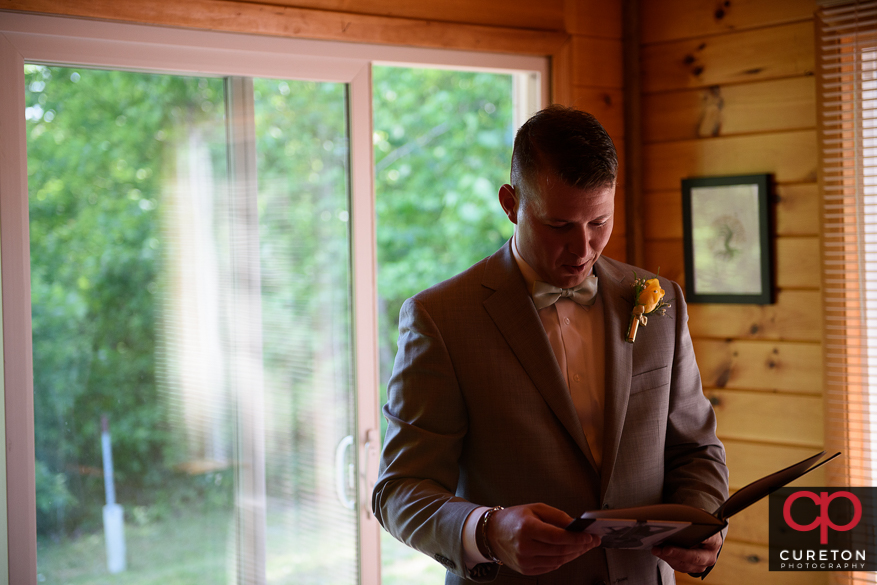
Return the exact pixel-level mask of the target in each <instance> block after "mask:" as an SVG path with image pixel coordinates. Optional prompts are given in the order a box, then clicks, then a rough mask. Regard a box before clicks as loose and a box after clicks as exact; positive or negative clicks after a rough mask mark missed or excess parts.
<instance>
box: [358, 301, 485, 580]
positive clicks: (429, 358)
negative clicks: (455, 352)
mask: <svg viewBox="0 0 877 585" xmlns="http://www.w3.org/2000/svg"><path fill="white" fill-rule="evenodd" d="M387 398H388V401H387V405H386V406H385V407H384V416H385V417H386V418H387V421H388V427H387V434H386V438H385V440H384V447H383V452H382V456H381V473H380V477H379V479H378V482H377V484H376V485H375V489H374V494H373V496H372V508H373V510H374V513H375V516H376V517H377V519H378V521H379V522H380V523H381V525H382V526H383V527H384V528H386V529H387V531H389V532H390V534H392V535H393V536H394V537H396V538H397V539H399V540H401V541H402V542H404V543H405V544H407V545H409V546H411V547H413V548H415V549H417V550H419V551H421V552H423V553H425V554H427V555H429V556H431V557H433V558H435V559H436V560H437V561H438V562H440V563H441V564H442V565H444V566H445V567H446V568H447V569H448V570H450V571H452V572H454V573H456V574H458V575H460V576H461V577H467V578H471V575H468V574H467V571H466V565H465V562H464V560H463V558H464V557H463V545H462V530H463V524H464V522H465V520H466V517H467V516H468V515H469V513H470V512H471V511H472V510H474V509H475V508H476V507H477V505H476V504H473V503H470V502H468V501H466V500H464V499H463V498H460V497H457V496H455V495H454V493H455V491H456V488H457V480H458V477H459V473H460V472H459V458H460V454H461V452H462V449H463V442H464V440H465V437H466V433H467V430H468V417H467V412H466V406H465V403H464V400H463V397H462V395H461V393H460V388H459V384H458V382H457V379H456V376H455V374H454V369H453V365H452V363H451V359H450V357H449V355H448V351H447V348H446V347H445V344H444V341H443V339H442V336H441V332H440V331H439V330H438V327H437V326H436V324H435V322H434V321H433V320H432V318H431V317H430V315H429V313H428V312H427V310H426V309H425V308H424V307H423V306H422V305H421V304H420V303H419V302H418V301H416V300H414V299H408V300H407V301H406V302H405V304H404V305H403V306H402V310H401V312H400V317H399V350H398V353H397V354H396V363H395V365H394V368H393V375H392V377H391V379H390V382H389V385H388V389H387ZM494 573H495V571H494Z"/></svg>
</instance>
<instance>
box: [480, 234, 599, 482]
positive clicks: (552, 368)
mask: <svg viewBox="0 0 877 585" xmlns="http://www.w3.org/2000/svg"><path fill="white" fill-rule="evenodd" d="M482 284H483V285H484V286H486V287H488V288H490V289H492V290H494V291H495V292H494V293H493V294H492V295H491V296H490V297H488V298H487V299H486V300H485V301H484V308H485V309H486V310H487V313H488V314H489V315H490V317H491V319H493V321H494V323H496V326H497V328H498V329H499V331H500V333H502V335H503V337H505V339H506V341H507V342H508V344H509V346H510V347H511V348H512V351H513V352H514V353H515V355H516V356H517V358H518V360H519V361H520V363H521V365H522V366H523V367H524V370H525V371H526V372H527V375H528V376H530V379H531V380H532V381H533V384H535V386H536V388H537V389H538V390H539V392H540V394H542V397H543V398H544V399H545V402H547V403H548V406H549V407H550V408H551V410H552V411H553V412H554V414H555V416H557V418H558V420H559V421H560V423H561V424H562V425H563V427H564V428H565V429H566V430H567V431H568V432H569V434H570V435H572V438H573V440H574V441H575V442H576V444H577V445H578V446H579V448H581V450H582V451H583V452H584V453H585V455H586V456H587V457H588V460H589V461H590V462H591V465H592V466H593V462H594V458H593V455H592V454H591V450H590V448H589V447H588V441H587V439H585V433H584V432H583V431H582V426H581V423H580V422H579V417H578V414H577V413H576V411H575V406H573V403H572V399H571V398H570V395H569V390H568V389H567V387H566V382H565V381H564V379H563V374H562V373H561V371H560V368H559V367H558V366H557V360H556V359H555V357H554V352H553V351H552V349H551V344H550V343H549V342H548V337H547V336H546V335H545V329H544V328H543V327H542V322H541V321H540V319H539V314H538V313H537V312H536V307H535V306H534V305H533V302H532V301H531V300H530V295H529V294H528V293H527V286H526V284H525V282H524V277H523V276H522V275H521V271H520V270H519V269H518V266H517V264H516V263H515V259H514V257H513V255H512V252H511V248H510V244H508V243H507V244H506V245H505V246H503V247H502V248H501V249H500V250H499V251H498V252H497V253H496V254H494V255H493V256H491V257H490V258H489V259H488V261H487V266H486V268H485V271H484V279H483V281H482Z"/></svg>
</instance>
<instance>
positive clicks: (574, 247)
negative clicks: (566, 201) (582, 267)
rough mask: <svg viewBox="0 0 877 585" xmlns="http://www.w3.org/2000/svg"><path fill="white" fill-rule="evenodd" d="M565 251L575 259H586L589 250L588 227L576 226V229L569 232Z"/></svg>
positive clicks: (585, 225)
mask: <svg viewBox="0 0 877 585" xmlns="http://www.w3.org/2000/svg"><path fill="white" fill-rule="evenodd" d="M566 247H567V250H569V252H570V253H571V254H573V255H575V256H576V257H577V258H587V257H588V251H589V250H590V247H591V246H590V233H589V230H588V225H587V224H584V225H577V226H576V229H574V230H571V232H570V238H569V241H568V242H567V245H566Z"/></svg>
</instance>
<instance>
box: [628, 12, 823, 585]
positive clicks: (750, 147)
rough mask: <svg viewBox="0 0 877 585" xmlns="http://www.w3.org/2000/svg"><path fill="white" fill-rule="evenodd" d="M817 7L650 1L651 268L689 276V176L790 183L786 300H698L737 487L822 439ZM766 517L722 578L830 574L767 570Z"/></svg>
mask: <svg viewBox="0 0 877 585" xmlns="http://www.w3.org/2000/svg"><path fill="white" fill-rule="evenodd" d="M814 10H815V1H814V0H772V1H771V2H763V1H761V0H729V1H716V2H704V1H702V0H664V1H662V2H651V1H641V2H640V11H641V12H640V14H641V19H642V20H641V47H640V55H641V68H642V70H641V84H642V96H641V97H642V120H643V128H642V134H643V143H644V144H643V160H642V165H643V189H644V194H643V198H644V206H645V209H644V217H645V218H646V223H645V225H644V226H643V227H644V230H643V231H644V250H645V268H647V269H649V270H652V271H655V270H657V269H658V267H660V269H661V274H662V275H665V276H667V277H669V278H672V279H674V280H676V281H678V282H680V283H684V280H685V275H684V264H683V262H684V258H683V251H682V207H681V205H682V204H681V188H680V181H681V180H682V179H683V178H686V177H699V176H714V175H733V174H747V173H762V172H764V173H772V174H773V175H774V178H775V180H776V183H777V188H776V201H775V205H774V210H775V216H776V225H775V230H776V231H775V233H776V238H775V242H776V280H777V286H778V289H779V290H778V294H777V302H776V304H773V305H768V306H757V305H691V306H690V307H689V308H690V328H691V334H692V337H693V338H694V345H695V351H696V353H697V361H698V365H699V366H700V370H701V375H702V376H703V383H704V392H705V393H706V395H707V396H708V397H709V398H710V400H711V401H712V402H713V404H714V406H715V410H716V414H717V418H718V433H719V437H720V438H721V439H722V440H723V441H724V443H725V446H726V449H727V454H728V466H729V468H730V471H731V488H732V490H733V489H737V488H740V487H742V486H743V485H745V484H746V483H748V482H749V481H752V480H754V479H757V478H758V477H760V476H762V475H764V474H766V473H769V472H771V471H774V470H775V469H779V468H780V467H783V466H785V465H787V464H791V463H794V462H795V461H797V460H799V459H801V458H803V457H804V456H805V455H809V454H812V453H815V452H817V451H819V450H820V449H821V448H822V446H823V431H822V425H823V415H822V347H821V322H820V315H821V311H820V303H821V294H820V279H819V273H820V272H819V216H818V207H817V195H818V194H817V185H816V166H817V155H816V95H815V84H814V76H813V73H814V21H813V13H814ZM802 481H804V480H802ZM821 481H824V479H823V477H821V476H817V477H809V478H807V480H806V481H804V485H819V484H820V482H821ZM766 516H767V505H766V503H761V504H759V505H757V506H755V507H754V509H750V510H748V511H746V512H743V513H742V514H740V516H739V518H736V519H735V520H734V521H733V522H732V524H731V529H730V532H729V534H728V540H727V542H726V543H725V547H724V549H723V552H722V557H721V561H720V562H719V564H718V565H717V566H716V569H715V570H714V571H713V572H712V573H711V574H710V576H709V582H710V583H713V584H714V585H723V584H727V585H735V584H738V583H759V584H773V583H777V584H780V583H826V582H827V581H826V579H825V574H823V573H769V572H768V570H767V544H768V536H767V523H766V520H765V518H766ZM679 581H680V583H694V582H698V583H699V582H700V581H699V580H694V579H691V578H690V577H687V576H685V575H681V576H679Z"/></svg>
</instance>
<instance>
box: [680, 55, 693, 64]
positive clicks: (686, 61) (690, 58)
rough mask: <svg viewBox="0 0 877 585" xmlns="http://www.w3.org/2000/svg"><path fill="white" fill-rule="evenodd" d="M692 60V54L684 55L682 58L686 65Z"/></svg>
mask: <svg viewBox="0 0 877 585" xmlns="http://www.w3.org/2000/svg"><path fill="white" fill-rule="evenodd" d="M694 61H695V59H694V55H685V58H684V59H682V62H683V63H685V64H686V65H691V64H692V63H694Z"/></svg>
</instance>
